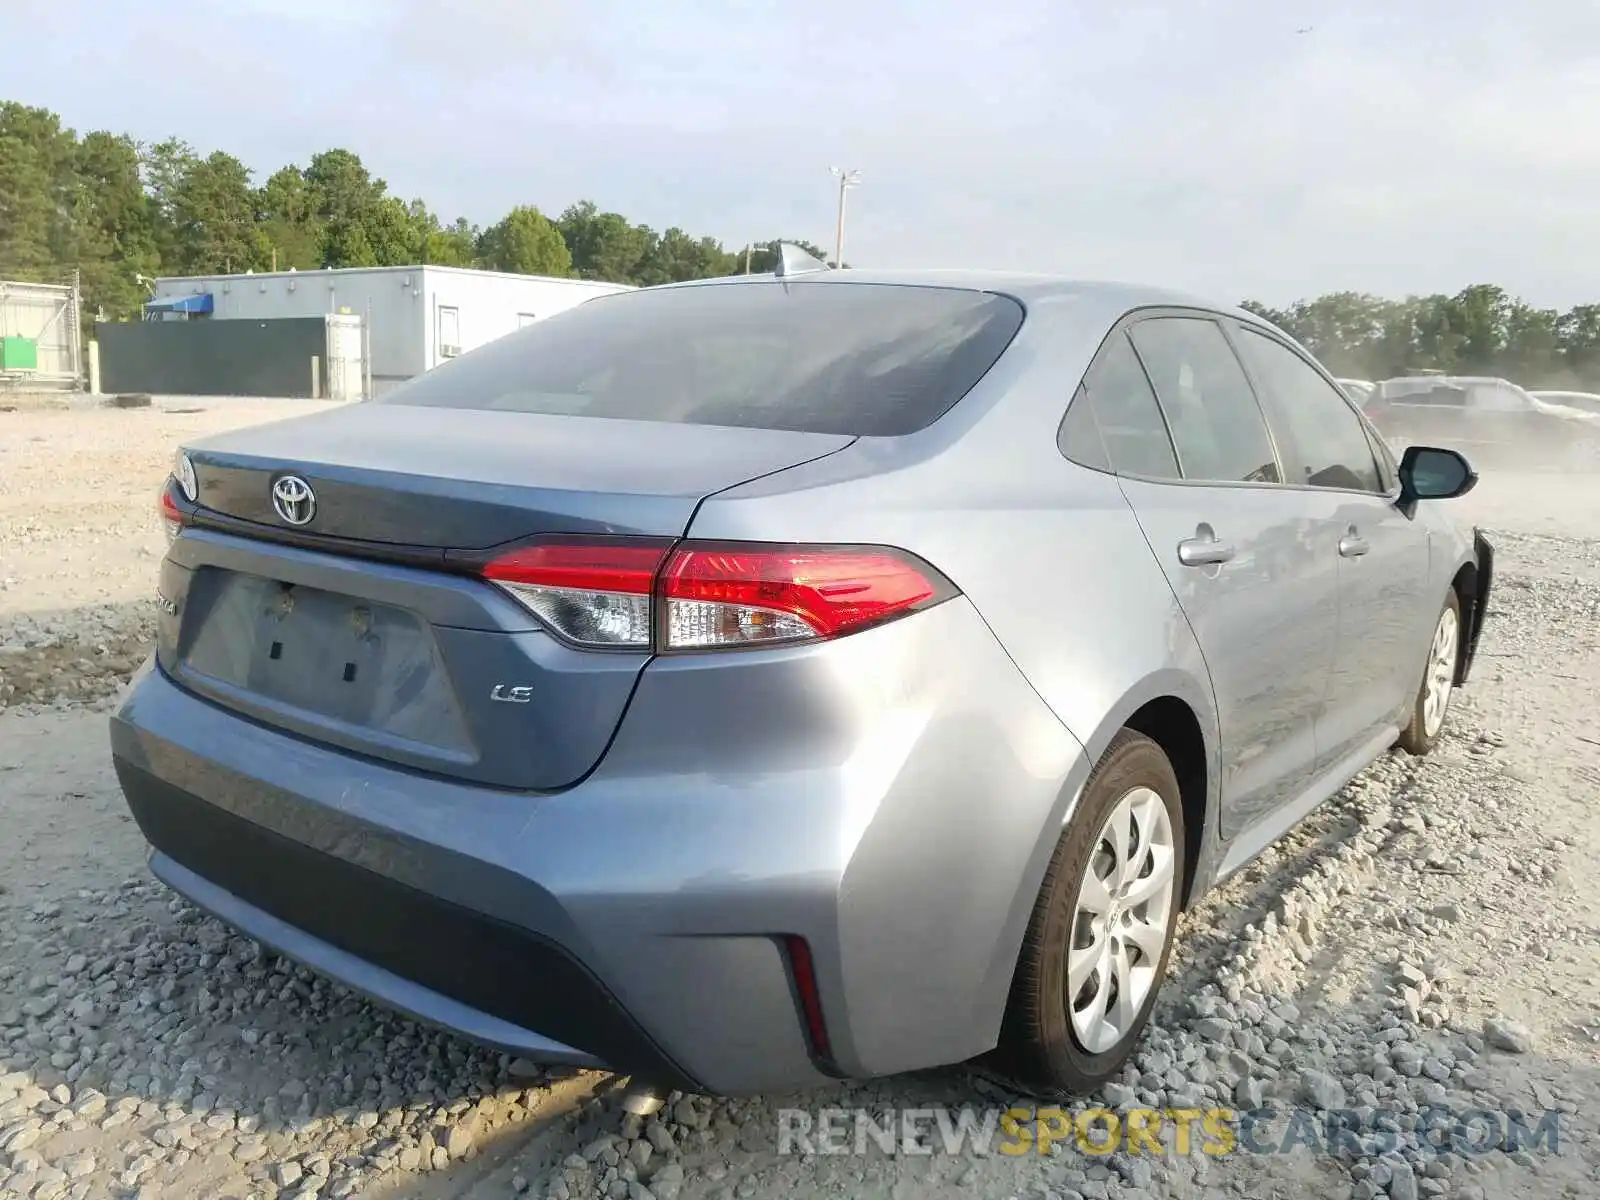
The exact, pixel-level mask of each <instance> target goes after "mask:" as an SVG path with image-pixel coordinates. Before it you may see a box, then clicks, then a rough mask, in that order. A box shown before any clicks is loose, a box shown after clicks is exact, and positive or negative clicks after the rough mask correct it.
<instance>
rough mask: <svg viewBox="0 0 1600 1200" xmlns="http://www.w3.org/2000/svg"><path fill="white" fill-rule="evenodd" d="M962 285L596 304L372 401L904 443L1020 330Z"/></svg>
mask: <svg viewBox="0 0 1600 1200" xmlns="http://www.w3.org/2000/svg"><path fill="white" fill-rule="evenodd" d="M1023 316H1024V312H1023V308H1022V305H1021V304H1020V303H1019V302H1017V301H1016V300H1014V299H1012V298H1011V297H1009V296H1002V295H998V294H995V293H991V292H981V291H973V290H970V289H964V288H949V287H917V286H905V285H892V284H869V283H845V282H832V281H829V282H822V281H816V280H812V281H806V280H801V281H798V282H788V283H785V282H783V281H780V280H773V281H772V282H770V283H769V282H766V281H761V282H740V283H726V284H723V283H718V284H699V285H690V286H686V287H672V288H660V289H654V288H652V289H644V290H639V291H631V292H620V293H616V294H614V295H607V296H600V297H597V298H595V299H593V300H589V301H586V302H585V303H583V304H580V305H578V306H577V307H575V308H571V309H568V310H566V311H564V312H560V313H556V314H554V315H552V316H549V317H546V318H544V319H543V320H540V321H537V322H535V323H534V324H532V325H529V326H528V327H527V328H525V329H520V330H518V331H517V332H515V333H512V334H508V335H507V336H505V337H503V338H498V339H496V340H495V341H492V342H490V343H488V344H487V345H485V346H483V347H482V348H480V349H478V350H474V351H473V352H472V353H470V354H467V355H465V356H463V357H462V358H461V359H460V360H459V361H457V362H452V363H447V364H445V365H443V366H441V367H439V368H437V369H435V370H433V371H430V372H428V373H427V374H425V375H420V376H418V377H416V378H415V379H413V380H411V381H409V382H407V383H405V384H403V385H402V386H400V387H398V388H396V389H394V390H393V391H392V392H389V393H388V394H387V395H385V396H383V397H380V398H379V399H378V400H377V401H376V403H379V404H410V405H421V406H426V407H437V408H463V409H485V410H492V411H497V412H524V413H544V414H565V415H577V416H586V417H615V418H622V419H626V420H632V421H663V422H670V423H672V424H689V425H736V426H748V427H754V428H759V429H787V430H795V431H800V432H806V433H833V434H849V435H876V436H889V437H893V436H899V435H903V434H908V433H914V432H915V431H917V430H919V429H922V428H924V427H925V426H927V425H929V424H931V423H932V422H934V421H936V420H938V418H939V417H941V416H943V415H944V414H945V413H946V412H948V411H949V410H950V409H951V408H952V407H953V406H954V405H955V404H956V403H957V402H958V401H959V400H960V399H961V398H962V397H963V396H964V395H966V393H967V392H968V391H970V390H971V389H972V387H973V386H974V385H975V384H976V383H977V382H978V381H979V380H980V379H981V378H983V376H984V375H985V374H986V373H987V372H988V371H989V369H990V368H991V367H992V366H993V365H994V364H995V361H996V360H997V359H998V358H999V357H1000V355H1001V354H1002V353H1004V351H1005V349H1006V347H1007V346H1008V345H1010V343H1011V339H1012V338H1013V337H1014V336H1015V334H1016V332H1017V330H1018V329H1019V328H1020V327H1021V325H1022V321H1023Z"/></svg>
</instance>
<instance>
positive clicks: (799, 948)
mask: <svg viewBox="0 0 1600 1200" xmlns="http://www.w3.org/2000/svg"><path fill="white" fill-rule="evenodd" d="M784 943H785V944H786V945H787V946H788V948H789V967H790V969H791V970H792V971H793V972H794V987H795V991H796V992H798V993H799V999H800V1011H801V1012H802V1013H804V1014H805V1018H806V1032H807V1033H809V1034H810V1035H811V1050H812V1052H813V1053H814V1054H816V1055H818V1056H819V1057H821V1058H829V1057H831V1056H832V1053H833V1048H832V1047H831V1046H830V1045H829V1044H828V1025H827V1022H826V1021H824V1020H823V1019H822V993H821V992H819V991H818V990H817V969H816V964H815V963H813V962H812V961H811V946H810V944H809V943H808V942H807V941H806V940H805V938H803V937H798V936H796V935H794V934H791V935H789V936H788V937H787V938H785V939H784Z"/></svg>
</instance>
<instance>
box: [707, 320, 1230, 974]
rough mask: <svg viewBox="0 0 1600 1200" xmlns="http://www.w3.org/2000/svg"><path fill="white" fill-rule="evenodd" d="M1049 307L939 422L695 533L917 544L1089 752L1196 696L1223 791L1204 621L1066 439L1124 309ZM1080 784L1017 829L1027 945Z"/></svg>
mask: <svg viewBox="0 0 1600 1200" xmlns="http://www.w3.org/2000/svg"><path fill="white" fill-rule="evenodd" d="M1041 308H1046V309H1048V302H1044V303H1043V304H1040V303H1035V304H1033V305H1032V306H1030V315H1029V320H1028V322H1027V323H1026V324H1025V325H1024V328H1023V332H1022V333H1020V334H1019V335H1018V338H1017V340H1016V341H1015V342H1014V343H1013V344H1012V347H1011V348H1010V349H1009V350H1008V351H1007V353H1006V354H1005V355H1004V356H1003V357H1002V358H1001V360H1000V362H999V363H998V364H997V365H996V367H995V368H994V369H993V370H992V371H991V372H990V373H989V375H988V376H986V377H985V379H984V380H983V381H982V382H981V383H980V384H979V385H978V387H977V388H976V389H974V391H973V392H972V393H970V394H969V395H968V397H967V398H966V399H965V400H963V401H962V403H961V404H960V405H958V406H957V407H956V408H955V409H954V410H952V411H951V412H950V413H949V414H947V415H946V416H945V417H944V418H942V419H941V420H940V421H938V422H935V423H934V424H933V425H932V426H930V427H929V428H928V429H926V430H923V431H922V432H921V433H918V434H915V435H912V436H910V437H906V438H898V439H872V438H863V439H862V440H861V441H859V442H857V443H856V444H855V445H854V446H851V447H850V448H848V449H846V450H844V451H841V452H840V453H838V454H835V455H832V456H830V457H829V458H826V459H823V460H820V461H818V462H815V463H811V464H807V465H805V466H801V467H797V468H794V469H791V470H789V471H784V472H780V473H778V474H776V475H773V476H770V477H768V478H767V479H763V480H758V481H756V482H754V483H751V484H746V485H743V486H741V487H738V488H734V489H732V490H730V491H728V492H724V493H722V494H719V495H717V496H714V497H712V498H710V499H708V500H707V501H706V502H704V504H703V505H702V506H701V508H700V510H699V512H698V513H697V514H696V516H695V518H694V520H693V521H692V522H691V524H690V528H689V535H690V536H691V537H704V538H730V539H752V540H770V541H794V542H824V543H826V542H839V543H872V544H881V545H891V546H898V547H901V548H903V549H906V550H909V551H912V552H913V553H915V554H918V555H920V556H921V557H923V558H924V559H926V560H927V561H928V562H929V563H931V564H932V565H933V566H935V567H937V568H938V569H939V570H940V571H942V572H944V573H945V574H946V575H947V576H948V577H949V578H950V579H951V580H952V581H953V582H954V583H955V585H956V586H957V587H958V588H960V589H961V590H962V591H963V592H964V593H965V595H966V596H967V597H968V599H969V600H970V601H971V603H972V604H973V606H974V607H975V608H976V609H977V611H978V612H979V613H980V614H981V615H982V617H983V619H984V621H985V622H986V623H987V625H988V627H989V629H990V630H991V632H992V633H993V634H994V636H995V638H996V639H997V640H998V642H999V644H1000V645H1001V646H1002V647H1003V648H1004V651H1005V653H1006V654H1007V655H1009V657H1010V659H1011V661H1012V662H1013V663H1014V664H1015V666H1016V668H1017V670H1018V671H1019V672H1020V673H1021V675H1022V676H1023V677H1024V678H1025V679H1026V680H1027V682H1028V684H1029V685H1031V687H1032V688H1033V690H1034V691H1035V692H1036V693H1037V694H1038V695H1039V697H1040V698H1041V699H1042V701H1043V703H1044V704H1045V705H1046V706H1047V707H1048V708H1049V710H1050V711H1051V712H1052V713H1053V714H1054V715H1055V717H1056V718H1057V719H1058V720H1059V721H1060V722H1061V723H1062V724H1063V725H1064V726H1065V727H1066V728H1067V730H1068V731H1069V732H1071V733H1072V735H1073V736H1074V737H1075V738H1076V740H1077V741H1078V742H1079V743H1080V744H1081V745H1082V746H1083V747H1084V748H1085V750H1086V751H1087V757H1088V758H1089V760H1090V761H1091V762H1092V761H1093V760H1095V759H1096V758H1098V757H1099V755H1100V754H1101V753H1103V752H1104V750H1105V748H1106V746H1107V745H1108V744H1109V743H1110V741H1111V739H1112V737H1113V736H1114V735H1115V734H1116V732H1117V730H1118V729H1119V728H1121V726H1122V725H1123V724H1124V723H1125V722H1126V720H1127V719H1128V717H1129V716H1131V715H1132V714H1133V713H1134V712H1135V711H1136V710H1137V709H1138V708H1139V707H1141V706H1142V705H1143V704H1145V703H1147V702H1148V701H1150V700H1153V699H1156V698H1159V697H1162V696H1175V697H1177V698H1179V699H1181V700H1183V701H1184V702H1185V703H1186V704H1187V705H1188V706H1189V707H1190V708H1191V709H1192V710H1193V711H1194V713H1195V714H1196V717H1197V718H1198V721H1199V724H1200V727H1201V730H1202V732H1203V734H1204V736H1205V738H1206V741H1207V748H1208V759H1209V762H1210V765H1209V771H1208V773H1209V776H1210V780H1209V789H1210V794H1212V795H1215V789H1216V754H1215V747H1216V717H1215V710H1214V701H1213V697H1212V692H1211V686H1210V681H1209V676H1208V675H1207V673H1206V670H1205V667H1204V664H1203V661H1202V659H1201V656H1200V653H1199V648H1198V646H1197V644H1196V642H1195V640H1194V636H1193V633H1192V632H1191V630H1190V628H1189V626H1188V623H1187V621H1186V620H1185V619H1184V617H1183V614H1182V611H1181V609H1180V608H1179V607H1178V605H1177V602H1176V599H1175V598H1174V596H1173V594H1172V591H1171V588H1170V587H1169V586H1168V584H1167V582H1166V579H1165V577H1164V576H1163V574H1162V572H1161V570H1160V567H1159V565H1158V564H1157V562H1156V561H1155V558H1154V556H1153V555H1152V553H1151V551H1150V548H1149V546H1148V544H1147V543H1146V541H1145V539H1144V536H1143V534H1142V532H1141V531H1140V529H1139V526H1138V523H1137V521H1136V520H1135V518H1134V516H1133V513H1132V510H1131V509H1130V508H1129V506H1128V504H1127V501H1126V500H1125V498H1124V497H1123V495H1122V491H1121V489H1120V487H1119V486H1118V484H1117V481H1116V479H1115V478H1114V477H1112V476H1109V475H1104V474H1100V473H1097V472H1094V471H1090V470H1087V469H1085V468H1082V467H1079V466H1077V465H1075V464H1073V463H1071V462H1068V461H1067V460H1066V459H1065V458H1063V457H1062V456H1061V454H1060V452H1059V451H1058V450H1057V448H1056V431H1057V428H1058V426H1059V424H1060V421H1061V418H1062V415H1063V414H1064V413H1065V411H1066V406H1067V402H1068V399H1069V398H1070V397H1071V395H1072V393H1073V391H1074V390H1075V389H1076V387H1077V385H1078V382H1079V381H1080V379H1081V378H1082V375H1083V372H1084V370H1085V368H1086V367H1087V365H1088V363H1089V361H1090V359H1091V358H1092V356H1093V354H1094V351H1095V349H1096V348H1097V347H1098V345H1099V343H1100V341H1101V339H1102V337H1103V335H1104V333H1105V330H1106V329H1107V328H1109V326H1110V324H1111V323H1112V321H1114V320H1115V317H1116V316H1117V315H1119V314H1110V315H1109V316H1107V315H1104V314H1081V313H1072V312H1067V313H1062V314H1060V315H1059V316H1057V315H1056V314H1052V313H1050V312H1048V311H1046V312H1045V313H1043V314H1041V313H1040V311H1039V310H1040V309H1041ZM1041 318H1042V319H1041ZM910 619H912V620H916V619H917V618H915V617H913V618H910ZM1074 799H1075V796H1064V797H1062V799H1061V802H1060V803H1059V804H1058V805H1057V806H1056V808H1055V809H1054V810H1053V811H1051V812H1049V813H1043V812H1041V813H1038V814H1036V816H1037V820H1036V822H1035V824H1034V825H1033V827H1031V828H1029V829H1027V830H1020V829H1019V830H1018V834H1017V836H1019V837H1024V838H1030V839H1034V840H1036V841H1037V843H1038V845H1039V846H1040V847H1041V848H1044V849H1045V853H1044V854H1043V856H1042V857H1041V856H1036V857H1035V859H1034V862H1035V864H1036V867H1037V871H1036V872H1033V873H1030V876H1029V877H1028V878H1026V879H1024V880H1020V881H1019V892H1018V902H1017V904H1018V908H1017V909H1016V910H1015V911H1014V912H1013V914H1012V920H1011V921H1010V922H1008V926H1007V933H1006V936H1007V937H1008V938H1012V937H1014V938H1015V940H1016V944H1020V938H1021V929H1022V925H1021V923H1020V922H1019V920H1018V914H1019V913H1020V919H1021V921H1025V918H1026V906H1027V905H1031V903H1032V900H1033V898H1034V896H1035V895H1036V893H1037V889H1038V885H1039V878H1040V877H1042V873H1043V868H1044V864H1045V861H1046V859H1047V858H1048V849H1051V848H1053V847H1054V844H1055V842H1056V840H1057V838H1058V837H1059V832H1060V828H1061V824H1062V822H1063V820H1064V819H1066V818H1067V817H1069V816H1070V805H1071V802H1072V801H1073V800H1074ZM1212 825H1214V814H1213V818H1212V820H1210V821H1208V826H1212ZM1209 834H1210V831H1209V830H1208V836H1209Z"/></svg>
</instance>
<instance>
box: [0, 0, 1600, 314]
mask: <svg viewBox="0 0 1600 1200" xmlns="http://www.w3.org/2000/svg"><path fill="white" fill-rule="evenodd" d="M0 13H4V14H7V16H8V19H7V20H6V22H5V24H6V25H7V27H10V28H20V29H24V30H26V31H27V32H28V41H29V50H28V52H27V53H26V54H21V55H9V54H8V55H7V56H6V58H5V60H4V61H5V68H4V74H5V78H4V79H3V80H0V98H11V99H16V100H21V101H24V102H27V103H32V104H39V105H44V106H46V107H48V108H52V109H55V110H56V111H58V112H60V113H61V114H62V115H63V117H64V118H65V120H66V121H67V122H68V124H70V125H72V126H73V127H74V128H76V129H78V130H79V131H80V132H83V131H87V130H89V129H95V128H110V129H114V130H117V131H122V132H128V133H131V134H133V135H134V136H135V137H137V138H139V139H141V140H158V139H160V138H162V137H164V136H168V135H176V136H179V137H181V138H183V139H185V140H187V141H189V142H190V143H192V144H193V145H195V146H196V147H197V148H199V149H201V150H211V149H225V150H228V151H230V152H232V153H234V154H237V155H238V156H240V157H241V158H243V159H244V161H245V162H246V163H247V164H248V165H249V166H250V167H251V168H252V169H253V170H254V171H255V172H256V177H257V179H258V181H259V180H260V179H264V178H265V177H266V175H267V174H268V173H270V172H271V171H272V170H274V169H276V168H277V167H280V166H282V165H284V164H285V163H290V162H294V163H304V162H305V161H306V159H307V158H309V156H310V155H311V154H312V153H314V152H315V151H317V150H320V149H324V148H327V147H330V146H344V147H347V148H349V149H351V150H354V151H355V152H356V153H358V154H360V155H361V157H362V159H363V160H364V161H365V162H366V163H367V165H368V167H369V168H371V169H372V170H373V172H374V173H375V174H378V175H380V176H382V177H383V178H384V179H386V180H387V181H388V183H389V186H390V188H391V189H392V190H393V191H395V192H397V193H399V194H401V195H402V196H404V197H407V198H410V197H412V196H422V197H423V198H425V199H426V200H427V201H428V203H429V204H430V205H431V206H433V207H434V208H435V209H437V210H438V211H439V212H440V213H441V214H442V215H443V216H444V217H445V218H446V219H447V220H448V219H451V218H453V217H455V216H457V215H465V216H467V217H469V218H471V219H472V220H473V221H476V222H479V223H487V222H490V221H493V220H495V219H496V218H498V217H499V216H500V215H501V214H503V213H504V211H505V210H506V209H507V208H509V207H510V206H511V205H513V204H529V203H531V204H536V205H538V206H539V207H540V208H542V209H544V210H545V211H547V212H550V213H552V214H553V213H556V212H559V211H560V210H561V209H562V208H563V207H565V206H566V205H567V204H568V203H570V202H572V201H574V200H577V199H581V198H592V199H594V200H595V201H596V202H597V203H599V204H600V205H601V207H603V208H614V209H616V210H618V211H620V212H622V213H625V214H626V215H627V216H629V217H630V218H632V219H634V220H638V221H643V222H646V223H648V224H651V225H654V226H656V227H657V228H662V227H665V226H668V225H674V224H675V225H680V226H682V227H683V228H685V229H686V230H688V231H689V232H691V233H693V234H696V235H699V234H711V235H713V236H715V237H718V238H720V239H722V240H723V241H724V242H726V243H727V244H729V245H730V246H732V245H742V244H743V243H744V242H745V241H747V240H749V239H764V238H768V237H772V236H774V235H777V234H782V235H784V236H798V237H806V238H810V239H812V240H814V241H816V242H818V243H820V244H823V245H826V246H829V247H831V245H832V238H833V216H834V204H835V192H834V191H833V182H832V180H831V178H830V177H829V175H828V167H829V166H830V165H831V164H835V163H837V164H841V165H844V166H850V167H856V168H859V169H860V171H861V175H862V187H861V188H860V189H859V190H857V191H855V192H853V193H852V194H851V198H850V217H849V223H848V227H847V231H846V234H847V241H846V250H845V256H846V258H848V259H850V260H851V261H852V262H855V263H858V264H861V265H928V266H996V267H1006V268H1023V269H1031V270H1044V271H1051V272H1061V273H1067V274H1072V275H1078V276H1083V277H1093V278H1118V279H1133V280H1143V281H1149V282H1157V283H1167V284H1171V285H1175V286H1179V287H1185V288H1191V289H1198V290H1201V291H1203V292H1208V293H1212V294H1215V295H1217V296H1219V297H1220V298H1223V299H1228V300H1233V299H1236V298H1239V297H1242V296H1251V297H1257V298H1261V299H1264V300H1266V301H1268V302H1272V303H1283V302H1287V301H1289V300H1292V299H1295V298H1297V297H1301V296H1309V295H1314V294H1317V293H1320V292H1325V291H1330V290H1335V289H1343V288H1356V289H1362V290H1368V291H1375V292H1380V293H1384V294H1392V295H1399V294H1403V293H1406V292H1427V291H1454V290H1456V289H1458V288H1460V287H1463V286H1465V285H1467V284H1470V283H1475V282H1496V283H1501V284H1504V285H1505V286H1507V287H1509V288H1511V289H1512V290H1514V291H1516V292H1518V293H1520V294H1522V295H1523V296H1524V297H1525V298H1527V299H1528V300H1530V301H1532V302H1534V303H1537V304H1541V305H1552V306H1566V305H1569V304H1573V303H1580V302H1588V301H1594V300H1600V5H1597V4H1595V3H1594V2H1593V0H1520V2H1519V3H1516V4H1506V3H1504V2H1503V0H1496V2H1494V3H1491V2H1490V0H1276V2H1273V0H1212V2H1209V3H1208V2H1205V0H1167V2H1166V3H1160V4H1157V3H1149V2H1148V0H1087V2H1084V0H1079V2H1073V0H987V2H986V3H972V2H971V0H918V2H916V3H912V2H910V0H807V2H806V3H804V4H800V3H794V2H792V0H791V2H788V3H779V2H778V0H214V2H212V3H184V4H176V3H157V4H132V3H129V2H128V0H0ZM13 15H15V16H19V17H20V20H18V21H16V22H15V23H14V22H13V21H12V20H10V19H9V17H10V16H13ZM1307 27H1310V28H1309V30H1308V31H1306V32H1301V30H1305V29H1306V28H1307Z"/></svg>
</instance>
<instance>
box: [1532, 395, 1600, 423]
mask: <svg viewBox="0 0 1600 1200" xmlns="http://www.w3.org/2000/svg"><path fill="white" fill-rule="evenodd" d="M1528 395H1530V396H1532V397H1533V398H1534V399H1535V400H1539V401H1542V402H1543V403H1545V404H1554V405H1556V406H1557V407H1559V408H1571V409H1576V410H1578V411H1579V412H1585V413H1592V414H1593V415H1595V416H1597V417H1600V393H1595V392H1547V391H1536V392H1529V393H1528Z"/></svg>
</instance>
